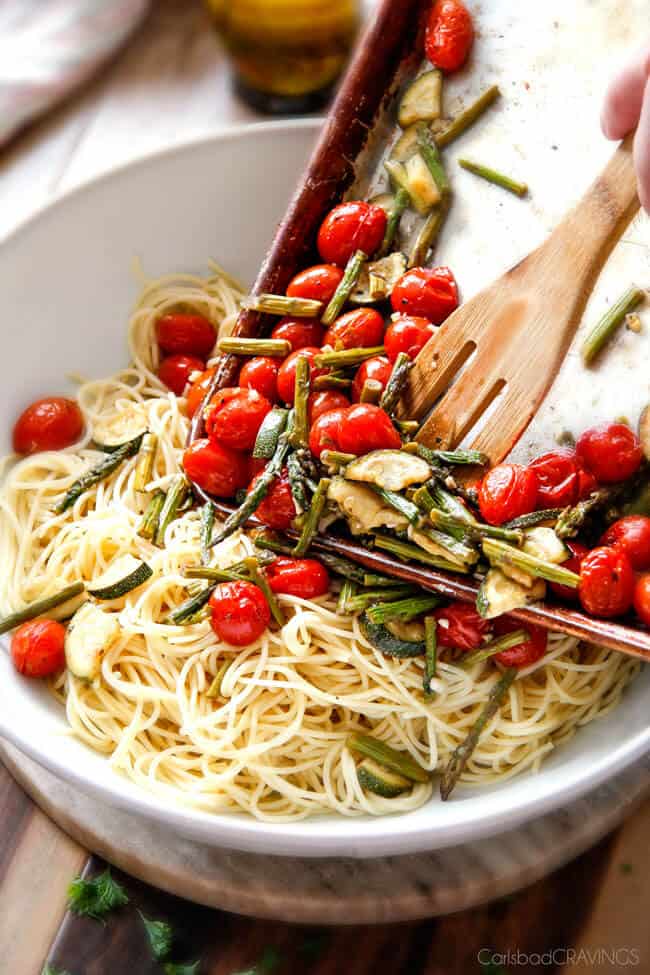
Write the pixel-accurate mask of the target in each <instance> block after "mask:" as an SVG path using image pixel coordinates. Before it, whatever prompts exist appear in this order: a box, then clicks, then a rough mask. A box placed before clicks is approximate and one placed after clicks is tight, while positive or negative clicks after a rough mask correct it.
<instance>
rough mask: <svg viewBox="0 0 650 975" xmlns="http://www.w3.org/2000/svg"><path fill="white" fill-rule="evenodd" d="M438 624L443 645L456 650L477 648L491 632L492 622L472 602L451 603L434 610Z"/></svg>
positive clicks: (437, 632)
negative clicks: (484, 617)
mask: <svg viewBox="0 0 650 975" xmlns="http://www.w3.org/2000/svg"><path fill="white" fill-rule="evenodd" d="M433 615H434V616H435V618H436V622H437V624H438V626H437V629H436V637H437V641H438V645H439V646H441V647H453V648H454V649H456V650H476V649H477V647H480V646H481V644H482V643H483V642H484V638H485V637H486V636H488V635H489V634H490V631H491V629H492V624H491V622H490V620H486V619H483V617H482V616H481V615H480V614H479V613H478V611H477V609H476V607H475V606H472V605H471V604H470V603H450V605H449V606H443V607H441V608H440V609H436V610H434V613H433Z"/></svg>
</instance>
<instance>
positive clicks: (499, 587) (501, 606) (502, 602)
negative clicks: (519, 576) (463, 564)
mask: <svg viewBox="0 0 650 975" xmlns="http://www.w3.org/2000/svg"><path fill="white" fill-rule="evenodd" d="M545 595H546V583H545V582H544V580H543V579H536V580H535V581H534V582H533V585H532V586H531V587H530V588H527V587H526V586H522V585H520V584H519V583H517V582H515V581H514V580H513V579H509V578H508V576H506V575H504V573H503V572H502V571H501V570H500V569H490V570H489V572H488V574H487V575H486V577H485V579H484V580H483V583H482V585H481V588H480V589H479V591H478V596H477V597H476V608H477V610H478V611H479V613H480V614H481V616H483V617H484V618H485V619H488V620H491V619H493V618H494V617H495V616H502V615H503V613H510V612H511V611H512V610H513V609H521V607H522V606H528V604H529V603H535V602H537V601H538V600H540V599H543V598H544V596H545Z"/></svg>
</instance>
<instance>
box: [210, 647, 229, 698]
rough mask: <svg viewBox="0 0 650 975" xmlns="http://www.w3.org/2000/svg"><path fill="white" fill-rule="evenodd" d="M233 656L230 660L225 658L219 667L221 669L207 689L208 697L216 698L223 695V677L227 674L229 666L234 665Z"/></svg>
mask: <svg viewBox="0 0 650 975" xmlns="http://www.w3.org/2000/svg"><path fill="white" fill-rule="evenodd" d="M232 662H233V660H232V657H231V658H230V659H229V660H224V661H223V662H222V664H221V666H220V667H219V670H218V671H217V673H216V674H215V677H214V680H213V681H212V683H211V684H210V687H209V688H208V690H207V691H206V695H205V696H206V697H210V698H215V697H221V687H222V685H223V679H224V677H225V676H226V672H227V670H228V669H229V667H231V666H232Z"/></svg>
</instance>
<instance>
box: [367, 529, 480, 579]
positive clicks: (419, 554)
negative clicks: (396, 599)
mask: <svg viewBox="0 0 650 975" xmlns="http://www.w3.org/2000/svg"><path fill="white" fill-rule="evenodd" d="M373 538H374V540H375V545H376V546H377V548H381V549H384V550H385V551H386V552H392V554H393V555H397V556H399V558H401V559H405V560H406V561H407V562H413V561H415V562H423V563H424V564H425V565H432V566H434V567H435V568H436V569H446V570H447V571H448V572H467V571H468V569H467V567H466V566H465V565H461V564H460V563H458V562H452V561H451V560H449V559H443V558H440V557H439V556H437V555H432V554H431V553H430V552H425V551H424V549H422V548H419V547H418V546H417V545H409V544H408V542H401V541H399V540H398V539H396V538H391V536H390V535H382V534H380V533H379V532H377V533H376V534H374V535H373Z"/></svg>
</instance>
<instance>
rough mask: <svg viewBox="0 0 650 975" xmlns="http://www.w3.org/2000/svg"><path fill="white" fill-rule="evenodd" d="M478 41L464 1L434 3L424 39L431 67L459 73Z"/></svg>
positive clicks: (443, 0) (445, 0)
mask: <svg viewBox="0 0 650 975" xmlns="http://www.w3.org/2000/svg"><path fill="white" fill-rule="evenodd" d="M473 41H474V25H473V24H472V18H471V15H470V13H469V11H468V9H467V7H465V5H464V4H462V3H461V2H460V0H438V2H437V3H436V4H434V6H433V8H432V10H431V13H430V14H429V20H428V23H427V30H426V34H425V37H424V50H425V53H426V56H427V58H428V59H429V61H431V64H435V66H436V68H441V69H442V71H457V70H458V68H460V67H462V66H463V65H464V64H465V61H466V60H467V56H468V54H469V52H470V50H471V47H472V43H473Z"/></svg>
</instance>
